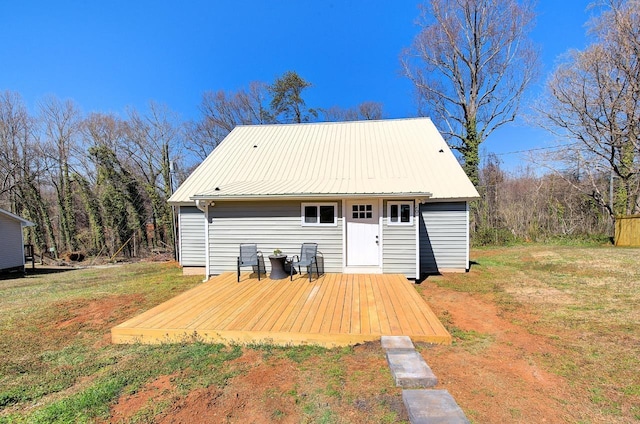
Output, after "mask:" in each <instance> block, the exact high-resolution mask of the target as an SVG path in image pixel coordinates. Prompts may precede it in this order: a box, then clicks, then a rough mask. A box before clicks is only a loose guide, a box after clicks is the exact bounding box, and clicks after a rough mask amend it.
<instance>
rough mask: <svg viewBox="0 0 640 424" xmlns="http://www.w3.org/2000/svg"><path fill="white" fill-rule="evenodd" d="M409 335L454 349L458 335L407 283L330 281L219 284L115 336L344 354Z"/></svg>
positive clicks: (368, 278)
mask: <svg viewBox="0 0 640 424" xmlns="http://www.w3.org/2000/svg"><path fill="white" fill-rule="evenodd" d="M395 335H405V336H409V337H411V339H412V340H413V341H424V342H431V343H440V344H450V343H451V335H450V334H449V333H448V332H447V330H446V329H445V328H444V326H443V325H442V323H440V321H439V320H438V318H436V316H435V315H434V313H433V312H432V311H431V309H430V308H429V306H428V305H427V304H426V303H425V301H424V300H423V299H422V297H420V295H419V294H418V293H417V291H416V290H415V288H414V287H413V284H412V283H411V282H409V281H408V280H407V279H406V278H405V277H404V276H403V275H389V274H385V275H372V274H365V275H349V274H326V275H322V276H321V277H320V278H319V279H318V280H314V281H313V282H312V283H309V280H308V279H307V278H305V275H302V276H298V277H297V278H296V277H294V279H293V281H289V279H285V280H271V279H269V278H266V279H265V278H263V279H262V281H258V280H257V278H250V276H249V274H243V275H242V278H241V280H240V283H237V282H236V274H235V273H225V274H222V275H220V276H218V277H213V278H211V279H210V280H209V281H207V282H206V283H203V284H201V285H199V286H197V287H195V288H193V289H191V290H189V291H187V292H185V293H182V294H181V295H179V296H177V297H175V298H173V299H171V300H169V301H167V302H165V303H162V304H161V305H158V306H156V307H155V308H153V309H150V310H149V311H147V312H144V313H142V314H141V315H138V316H137V317H134V318H132V319H130V320H128V321H126V322H124V323H122V324H120V325H118V326H116V327H113V328H112V329H111V339H112V341H113V342H114V343H136V342H140V343H150V344H151V343H162V342H178V341H189V340H202V341H207V342H219V343H273V344H278V345H299V344H318V345H322V346H327V347H333V346H345V345H353V344H357V343H362V342H366V341H370V340H378V339H379V338H380V336H395Z"/></svg>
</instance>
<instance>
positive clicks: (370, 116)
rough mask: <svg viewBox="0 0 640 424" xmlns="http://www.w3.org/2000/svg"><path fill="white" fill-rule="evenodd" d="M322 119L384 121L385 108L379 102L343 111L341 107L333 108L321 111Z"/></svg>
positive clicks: (366, 103)
mask: <svg viewBox="0 0 640 424" xmlns="http://www.w3.org/2000/svg"><path fill="white" fill-rule="evenodd" d="M320 112H321V113H322V117H323V119H324V120H325V121H330V122H341V121H365V120H377V119H382V117H383V115H384V113H383V106H382V103H379V102H370V101H368V102H362V103H360V104H359V105H358V106H356V107H354V108H350V109H343V108H341V107H340V106H332V107H330V108H328V109H321V110H320Z"/></svg>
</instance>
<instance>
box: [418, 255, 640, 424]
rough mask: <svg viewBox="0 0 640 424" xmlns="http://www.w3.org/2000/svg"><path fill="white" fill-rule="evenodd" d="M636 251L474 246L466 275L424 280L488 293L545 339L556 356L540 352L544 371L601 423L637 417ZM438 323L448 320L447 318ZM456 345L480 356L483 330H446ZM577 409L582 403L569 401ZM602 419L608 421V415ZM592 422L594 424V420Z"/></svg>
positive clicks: (639, 299) (639, 288)
mask: <svg viewBox="0 0 640 424" xmlns="http://www.w3.org/2000/svg"><path fill="white" fill-rule="evenodd" d="M639 257H640V250H639V249H625V248H614V247H610V246H584V245H579V246H576V245H563V244H554V245H535V244H534V245H520V246H512V247H509V248H491V247H487V248H478V249H474V253H473V255H472V259H473V260H474V261H475V262H476V264H475V265H473V270H472V272H471V273H469V274H462V275H457V276H445V277H435V278H432V279H430V281H432V282H435V283H436V284H438V285H439V286H441V287H446V288H448V289H451V290H453V291H461V292H467V293H473V294H476V295H480V296H483V297H485V298H490V299H491V300H492V301H493V302H495V304H496V305H498V307H499V309H500V311H502V313H503V314H504V316H505V317H514V318H513V319H514V320H515V319H517V318H515V317H517V313H516V312H521V311H526V312H528V313H530V314H531V315H532V316H535V317H536V319H534V320H532V321H527V320H525V321H521V322H517V324H519V325H523V326H525V327H527V329H528V331H529V332H530V333H532V334H538V335H541V336H544V337H548V338H549V339H550V340H552V341H553V344H554V345H555V346H557V347H558V348H559V349H560V351H561V352H563V353H562V354H561V355H541V357H540V358H539V359H540V361H541V362H542V363H543V364H544V365H545V367H547V368H548V369H549V370H551V371H552V372H554V373H555V374H557V375H559V376H562V377H563V378H565V379H566V380H567V381H569V382H570V384H571V385H572V386H573V387H576V388H578V389H581V390H582V391H583V392H584V393H585V398H588V399H589V402H590V404H589V405H585V406H584V408H583V410H582V414H583V415H584V416H591V418H590V419H588V420H586V422H592V421H591V419H595V418H593V417H600V418H599V420H601V421H609V420H613V419H614V418H615V419H620V422H626V420H629V421H635V420H639V419H640V407H639V406H638V405H640V393H639V391H638V387H639V384H640V373H639V372H638V370H639V369H640V313H639V311H640V262H639V261H638V258H639ZM441 318H444V319H443V322H445V325H447V317H446V315H445V316H444V317H441ZM449 328H450V330H451V332H452V334H453V336H454V338H455V343H458V344H462V345H463V346H468V347H469V349H470V350H472V351H474V352H476V353H478V354H481V352H482V350H481V349H482V347H483V346H486V344H487V343H490V342H491V340H487V338H486V335H485V336H483V335H480V334H474V332H462V331H460V330H459V329H456V328H455V327H453V328H452V327H449ZM572 407H574V408H577V409H580V408H581V406H580V405H572ZM607 417H608V418H607ZM595 422H598V419H596V421H595Z"/></svg>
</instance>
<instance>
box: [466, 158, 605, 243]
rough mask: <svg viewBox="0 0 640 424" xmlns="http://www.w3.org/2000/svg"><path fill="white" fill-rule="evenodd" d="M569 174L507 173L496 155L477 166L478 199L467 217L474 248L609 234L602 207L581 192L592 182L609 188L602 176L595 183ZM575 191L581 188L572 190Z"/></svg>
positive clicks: (588, 237) (587, 237)
mask: <svg viewBox="0 0 640 424" xmlns="http://www.w3.org/2000/svg"><path fill="white" fill-rule="evenodd" d="M591 176H592V175H590V176H589V178H587V175H586V174H585V175H581V174H580V173H575V172H564V173H561V172H550V173H546V174H541V173H540V172H539V168H538V169H536V168H532V167H531V166H529V167H527V168H524V169H521V170H519V171H516V172H514V173H508V172H506V171H504V170H503V169H502V168H501V162H500V160H499V158H498V157H497V156H496V155H493V154H489V155H488V156H487V158H486V159H485V161H484V163H483V166H482V167H481V168H480V185H479V187H478V191H479V193H480V195H481V199H480V200H479V201H478V202H476V204H475V207H474V209H473V211H472V212H473V214H472V223H471V224H472V227H471V229H472V235H471V236H472V242H473V244H474V245H488V244H506V243H511V242H516V241H538V242H543V241H548V240H550V239H558V238H566V239H589V240H593V239H598V240H602V239H604V238H606V237H609V236H611V235H612V231H613V230H612V224H613V221H612V219H611V216H610V214H609V211H608V209H607V208H606V207H603V206H602V205H601V204H600V203H599V202H598V201H596V200H595V199H594V198H593V196H591V195H587V194H585V191H588V190H589V189H590V187H592V184H594V183H596V184H598V186H599V187H600V189H601V190H602V191H603V192H606V191H608V190H609V188H608V186H609V181H608V178H607V175H606V174H601V175H600V178H599V181H597V182H594V181H592V180H591V178H590V177H591ZM576 187H580V188H581V189H580V190H579V189H576Z"/></svg>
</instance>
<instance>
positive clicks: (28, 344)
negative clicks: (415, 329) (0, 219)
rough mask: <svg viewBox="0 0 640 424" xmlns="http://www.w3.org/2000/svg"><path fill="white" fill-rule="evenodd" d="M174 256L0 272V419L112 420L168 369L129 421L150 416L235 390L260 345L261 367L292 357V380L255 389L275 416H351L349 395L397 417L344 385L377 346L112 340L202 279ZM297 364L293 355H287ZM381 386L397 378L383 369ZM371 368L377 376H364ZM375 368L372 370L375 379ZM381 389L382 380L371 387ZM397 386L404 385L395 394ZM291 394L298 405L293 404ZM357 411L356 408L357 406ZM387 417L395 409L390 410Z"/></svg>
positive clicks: (375, 418) (380, 418)
mask: <svg viewBox="0 0 640 424" xmlns="http://www.w3.org/2000/svg"><path fill="white" fill-rule="evenodd" d="M200 281H201V277H184V276H182V275H181V272H180V269H179V268H178V267H177V266H176V265H175V264H157V263H138V264H129V265H124V266H116V267H110V268H100V269H84V270H74V271H68V272H63V273H52V274H40V275H32V276H27V277H26V278H17V279H4V280H0V296H2V298H3V301H2V303H0V423H68V422H77V423H83V422H87V423H88V422H96V421H103V420H104V421H111V420H112V419H113V417H112V416H111V414H113V410H112V408H113V405H114V404H115V403H116V402H117V401H118V400H119V399H121V398H123V397H126V396H129V395H135V394H137V393H142V392H144V391H145V390H148V389H147V388H148V387H149V385H150V384H152V383H153V382H154V381H158V379H159V378H161V377H166V376H169V377H170V381H171V388H170V389H168V392H167V393H164V394H160V395H158V396H159V397H158V398H154V399H151V400H149V401H148V402H147V403H145V404H144V405H142V406H141V407H140V408H139V409H138V410H137V411H136V412H135V414H133V415H132V416H130V417H129V418H127V421H126V422H132V423H135V422H154V421H155V420H156V417H158V416H162V414H163V413H167V412H168V411H171V410H172V408H174V407H175V405H177V404H179V403H180V402H182V401H184V400H185V399H186V398H187V396H188V395H189V394H190V393H193V392H194V391H197V390H214V391H216V390H217V391H220V393H226V392H229V393H231V392H233V391H237V390H239V388H238V387H237V384H238V383H237V382H236V381H237V380H238V378H239V377H241V376H246V375H250V373H251V372H252V371H253V370H254V369H255V368H256V367H257V366H258V365H257V364H253V363H251V362H246V361H244V362H243V361H240V362H238V361H239V359H241V358H242V357H243V356H244V355H249V354H250V352H254V353H255V352H257V353H258V355H259V357H260V358H261V361H259V362H262V361H264V364H266V365H264V364H263V366H264V367H266V368H269V367H276V366H277V365H278V364H285V365H286V369H287V370H293V371H290V372H291V376H290V378H293V379H294V380H295V381H297V382H298V383H297V387H296V388H295V390H286V391H282V392H281V391H279V389H277V388H275V387H270V386H268V385H267V386H265V387H257V388H252V391H255V392H256V395H255V396H256V399H254V401H255V402H256V403H257V404H259V403H260V402H262V403H263V404H260V405H259V406H260V407H261V408H265V405H268V406H266V407H268V408H271V410H270V411H268V414H267V417H268V418H269V419H271V420H273V421H275V422H278V421H281V420H284V419H285V418H288V415H291V414H294V415H297V416H300V417H302V418H301V419H302V421H303V422H326V423H343V422H348V420H345V419H344V418H341V417H342V416H344V415H345V413H344V411H345V410H348V411H351V410H352V409H354V408H353V407H352V406H351V404H350V403H349V400H350V399H354V398H359V397H362V396H364V397H365V398H366V399H367V402H368V404H371V405H373V406H372V407H371V408H369V409H368V410H366V411H357V410H356V411H352V412H350V413H351V414H353V413H357V414H361V415H363V416H366V417H367V419H364V420H369V421H371V422H402V420H401V419H400V418H397V414H396V412H395V411H394V409H393V408H391V407H388V405H386V404H385V401H384V399H378V398H377V397H376V394H375V393H374V394H372V395H371V396H369V395H368V394H366V393H365V394H363V393H362V390H360V388H359V387H358V386H357V385H353V386H354V387H353V388H346V386H347V385H348V382H346V376H347V373H348V367H349V363H352V362H353V361H365V362H372V359H373V360H378V361H380V360H383V359H382V358H383V355H382V352H381V351H380V352H378V351H377V350H376V351H375V352H369V353H365V355H364V356H362V354H358V353H356V352H355V351H354V349H353V348H340V349H325V348H321V347H317V346H297V347H288V348H285V347H277V346H272V345H269V344H257V345H253V346H245V347H241V346H224V345H220V344H204V343H200V342H195V343H182V344H163V345H157V346H147V345H112V344H111V343H110V339H109V330H110V328H111V327H112V326H114V325H116V324H118V323H119V322H122V321H124V320H125V319H127V318H130V317H131V316H134V315H136V314H138V313H140V312H142V311H144V310H147V309H149V308H151V307H152V306H155V305H157V304H159V303H161V302H162V301H164V300H167V299H169V298H172V297H174V296H175V295H177V294H179V293H181V292H184V291H185V290H187V289H189V288H191V287H193V286H195V285H197V284H199V283H200ZM287 364H290V365H287ZM378 370H379V366H377V367H376V368H375V371H376V373H377V374H378V376H377V378H378V383H377V384H378V385H379V386H380V387H382V388H385V389H388V388H389V387H392V382H391V377H390V374H388V372H387V374H384V373H383V374H381V377H380V373H379V372H378ZM369 378H370V377H369ZM370 379H371V378H370ZM376 390H380V388H379V387H378V386H376ZM394 396H396V397H398V398H399V396H400V392H399V391H397V393H395V394H394ZM287 399H288V402H289V403H290V404H292V405H293V411H292V410H291V408H289V409H287V408H286V406H287V405H288V403H287ZM356 416H357V415H356ZM390 417H396V419H395V420H393V421H389V420H390V419H391V418H390Z"/></svg>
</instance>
